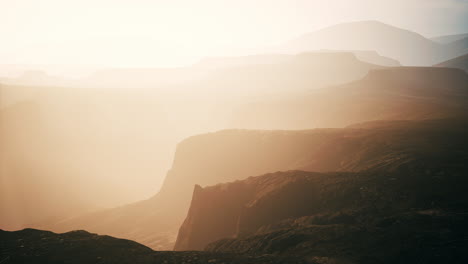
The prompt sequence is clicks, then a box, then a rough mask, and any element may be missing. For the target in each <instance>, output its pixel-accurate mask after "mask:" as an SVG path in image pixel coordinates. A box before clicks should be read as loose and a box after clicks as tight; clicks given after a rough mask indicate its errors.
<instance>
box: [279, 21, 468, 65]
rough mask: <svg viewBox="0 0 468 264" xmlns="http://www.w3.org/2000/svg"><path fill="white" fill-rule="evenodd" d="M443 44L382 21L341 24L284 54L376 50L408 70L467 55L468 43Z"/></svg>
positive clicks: (285, 47)
mask: <svg viewBox="0 0 468 264" xmlns="http://www.w3.org/2000/svg"><path fill="white" fill-rule="evenodd" d="M452 39H453V41H454V42H451V41H447V42H446V43H445V42H444V43H439V42H435V41H433V40H430V39H428V38H425V37H423V36H422V35H420V34H417V33H415V32H411V31H408V30H404V29H401V28H397V27H393V26H390V25H387V24H384V23H381V22H378V21H360V22H352V23H345V24H338V25H335V26H331V27H328V28H324V29H321V30H318V31H315V32H312V33H309V34H306V35H303V36H301V37H299V38H296V39H294V40H291V41H289V42H288V43H286V44H285V45H283V46H282V47H281V48H280V50H282V51H288V52H294V53H296V52H301V51H311V50H320V49H333V50H372V51H376V52H378V53H379V54H380V55H382V56H386V57H389V58H393V59H396V60H398V61H399V62H400V63H401V64H402V65H406V66H429V65H433V64H436V63H440V62H442V61H445V60H448V59H452V58H454V57H457V56H460V55H463V54H465V53H466V49H467V41H468V39H466V38H463V36H460V38H458V37H453V38H452Z"/></svg>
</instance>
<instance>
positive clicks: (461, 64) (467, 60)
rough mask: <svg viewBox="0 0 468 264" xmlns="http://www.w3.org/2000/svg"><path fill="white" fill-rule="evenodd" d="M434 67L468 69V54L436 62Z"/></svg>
mask: <svg viewBox="0 0 468 264" xmlns="http://www.w3.org/2000/svg"><path fill="white" fill-rule="evenodd" d="M434 67H446V68H457V69H462V70H465V71H468V54H465V55H463V56H460V57H457V58H455V59H451V60H448V61H444V62H442V63H439V64H436V65H434Z"/></svg>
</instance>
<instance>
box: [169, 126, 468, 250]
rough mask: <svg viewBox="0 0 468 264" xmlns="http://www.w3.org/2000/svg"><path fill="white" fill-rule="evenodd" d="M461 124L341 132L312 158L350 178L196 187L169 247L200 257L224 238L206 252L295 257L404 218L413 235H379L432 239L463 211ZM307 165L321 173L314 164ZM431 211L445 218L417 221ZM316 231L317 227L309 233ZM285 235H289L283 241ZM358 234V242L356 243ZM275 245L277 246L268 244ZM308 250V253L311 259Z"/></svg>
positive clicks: (465, 148)
mask: <svg viewBox="0 0 468 264" xmlns="http://www.w3.org/2000/svg"><path fill="white" fill-rule="evenodd" d="M465 125H466V122H465V121H463V122H462V121H424V122H390V123H388V122H376V123H372V124H366V125H360V126H356V127H354V128H348V129H343V131H346V132H345V133H344V135H343V136H341V137H336V138H334V140H336V141H329V144H325V145H323V148H322V149H328V152H327V153H324V152H322V153H323V155H318V154H317V152H316V153H312V152H311V153H309V154H311V156H309V157H310V158H311V160H313V159H312V157H316V158H317V159H316V161H317V164H321V163H322V162H324V163H325V164H326V163H327V160H330V159H332V157H334V158H335V159H336V162H334V163H335V164H340V165H341V167H340V166H336V167H335V168H333V167H332V166H329V167H327V169H326V170H325V169H324V170H322V171H332V170H343V169H345V168H346V170H348V169H347V168H354V171H355V172H349V173H344V172H341V173H340V172H334V173H312V172H303V171H290V172H277V173H272V174H267V175H264V176H260V177H250V178H248V179H245V180H242V181H236V182H233V183H229V184H218V185H215V186H211V187H205V188H201V187H199V186H198V187H196V188H195V191H194V193H193V198H192V204H191V207H190V209H189V213H188V215H187V218H186V219H185V222H184V224H183V225H182V226H181V228H180V231H179V235H178V239H177V242H176V246H175V249H176V250H202V249H204V248H205V247H206V246H207V245H208V244H209V242H214V241H216V240H219V239H225V238H231V239H234V240H226V241H221V242H217V243H215V244H213V245H211V246H210V249H211V250H219V251H233V252H248V251H249V250H252V252H253V251H254V250H258V251H260V252H265V253H278V252H280V253H281V252H283V250H284V251H285V252H289V253H291V254H294V252H299V251H297V250H299V248H300V247H302V246H304V247H306V246H305V245H306V244H307V243H312V242H311V241H312V238H313V237H314V235H313V232H320V234H321V236H322V238H323V239H324V241H325V242H327V241H328V242H330V241H331V240H332V239H335V238H336V239H338V238H339V239H344V237H348V236H352V234H354V233H353V232H358V231H359V232H361V231H362V230H363V228H364V230H371V231H372V232H376V231H375V230H376V228H377V229H378V228H380V227H379V225H385V223H386V221H390V222H391V223H393V222H399V221H400V222H404V221H405V217H408V218H409V219H410V224H411V225H414V226H411V228H414V230H413V231H412V230H411V228H410V229H409V230H407V229H405V227H404V226H402V225H397V226H392V228H394V231H395V232H396V233H397V235H395V236H391V234H389V233H386V234H385V236H388V238H390V237H391V238H392V239H394V240H392V241H397V242H398V241H402V240H401V239H402V237H398V236H400V235H401V236H406V235H408V236H410V235H415V236H420V235H421V234H422V233H424V232H426V231H427V232H430V233H435V232H439V231H440V229H441V228H442V229H443V227H442V226H443V225H444V223H446V221H450V219H451V217H453V215H456V214H457V212H460V211H463V210H464V209H463V208H464V206H466V204H467V203H468V196H466V194H465V191H464V190H465V189H466V184H468V182H467V181H466V179H465V177H464V176H463V175H466V169H465V168H463V166H462V165H463V164H466V162H468V160H467V154H468V145H467V144H460V143H459V142H462V141H461V139H462V138H463V137H464V134H466V132H468V131H467V129H466V126H465ZM340 141H341V142H342V143H341V144H340V143H339V142H340ZM457 142H458V143H457ZM314 154H315V156H314ZM319 157H321V158H319ZM307 167H308V169H310V170H314V168H320V166H316V167H314V165H313V163H309V165H308V166H307ZM322 168H323V167H322ZM351 170H352V169H351ZM427 212H429V213H427ZM433 212H440V214H443V215H444V217H442V218H440V219H434V218H431V217H426V218H424V217H425V215H426V213H427V214H432V213H433ZM435 214H439V213H435ZM421 217H422V218H424V219H420V218H421ZM388 219H391V220H388ZM453 220H454V221H455V222H454V225H453V226H451V227H448V228H452V229H451V230H452V231H451V232H453V234H454V236H453V237H452V236H449V237H451V238H454V237H457V236H458V235H455V234H457V233H460V232H461V233H462V232H464V231H463V229H460V226H459V225H458V224H459V222H458V221H461V220H460V219H458V218H453ZM421 221H422V222H421ZM431 221H433V223H434V227H431V225H430V223H432V222H431ZM419 224H421V228H418V225H419ZM315 225H320V226H319V227H314V228H315V229H313V230H314V231H313V232H312V231H310V230H309V229H310V228H312V227H313V226H315ZM334 225H338V226H334ZM302 228H305V229H307V230H309V231H310V232H309V231H307V232H309V233H307V232H306V231H304V230H302ZM432 228H433V229H432ZM283 229H287V230H290V231H288V232H289V233H287V234H285V233H284V232H283V231H281V230H283ZM300 230H302V231H300ZM360 230H361V231H360ZM405 230H406V231H405ZM285 232H286V231H285ZM311 232H312V233H311ZM359 232H358V233H356V234H359V236H361V235H362V233H359ZM386 232H387V231H386ZM406 232H409V233H408V234H407V233H406ZM282 234H284V236H285V237H283V236H282ZM338 234H340V235H339V236H338ZM337 236H338V237H337ZM385 236H384V237H382V238H380V237H379V239H382V240H379V241H378V242H379V243H384V242H383V241H384V240H385ZM311 237H312V238H311ZM273 241H277V242H278V243H280V244H278V245H276V246H275V245H274V244H273ZM288 241H289V242H288ZM328 242H327V243H328ZM354 242H356V241H355V240H352V241H341V240H340V242H339V243H338V245H339V246H337V247H340V248H339V249H337V248H332V247H331V246H330V248H328V249H329V250H335V251H337V250H338V251H341V250H343V251H346V249H350V250H353V251H354V250H358V249H353V246H352V244H353V243H354ZM397 242H395V243H397ZM288 243H291V244H288ZM301 243H305V244H301ZM343 243H344V244H343ZM391 246H392V247H394V246H395V245H391ZM298 247H299V248H298ZM370 248H372V247H370ZM301 250H302V249H301ZM323 250H324V251H326V250H327V248H326V247H325V248H324V249H323ZM312 251H313V250H311V252H306V253H307V254H309V253H310V254H317V252H312ZM378 251H379V252H380V253H378V254H387V253H388V252H387V253H382V252H384V250H383V249H382V248H379V249H378ZM363 252H364V251H361V253H363ZM302 253H303V252H301V254H302ZM304 254H305V253H304ZM320 254H323V252H322V253H320ZM340 254H342V252H341V253H340ZM363 254H364V253H363ZM365 254H368V252H366V253H365ZM369 254H370V253H369ZM334 257H336V256H334ZM347 257H349V256H347ZM380 257H381V256H379V257H378V258H380Z"/></svg>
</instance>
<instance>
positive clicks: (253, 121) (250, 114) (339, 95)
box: [232, 67, 468, 129]
mask: <svg viewBox="0 0 468 264" xmlns="http://www.w3.org/2000/svg"><path fill="white" fill-rule="evenodd" d="M467 109H468V74H467V73H466V72H464V71H462V70H459V69H448V68H431V67H425V68H424V67H423V68H421V67H395V68H387V69H380V70H373V71H370V72H369V73H368V74H367V76H366V77H364V78H363V79H361V80H359V81H355V82H352V83H348V84H344V85H339V86H335V87H329V88H325V89H319V90H316V91H311V92H310V93H307V94H304V95H302V96H300V97H297V96H296V97H293V96H290V97H284V98H281V99H278V100H264V101H259V102H257V103H253V104H247V105H244V106H243V107H241V108H239V109H238V110H237V111H236V112H235V113H234V115H233V117H232V125H233V126H235V127H245V128H249V129H305V128H310V127H343V126H347V125H351V124H354V123H361V122H366V121H373V120H415V119H418V120H421V119H435V118H447V117H454V116H460V115H466V113H467Z"/></svg>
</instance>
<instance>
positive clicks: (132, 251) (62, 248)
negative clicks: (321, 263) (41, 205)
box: [0, 229, 306, 264]
mask: <svg viewBox="0 0 468 264" xmlns="http://www.w3.org/2000/svg"><path fill="white" fill-rule="evenodd" d="M0 261H1V263H9V264H30V263H31V264H32V263H34V264H41V263H47V264H62V263H69V264H75V263H76V264H81V263H109V264H110V263H112V264H125V263H132V264H133V263H135V264H151V263H167V264H180V263H193V264H202V263H232V264H243V263H252V264H257V263H258V264H261V263H271V264H280V263H298V264H305V263H306V262H305V261H303V260H301V259H298V258H296V257H277V256H268V255H250V254H246V255H239V254H229V253H210V252H168V251H166V252H155V251H153V250H151V249H150V248H148V247H145V246H143V245H141V244H138V243H136V242H134V241H130V240H125V239H118V238H114V237H110V236H99V235H96V234H92V233H88V232H86V231H83V230H79V231H72V232H68V233H64V234H56V233H52V232H49V231H42V230H36V229H24V230H21V231H15V232H7V231H3V230H0Z"/></svg>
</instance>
